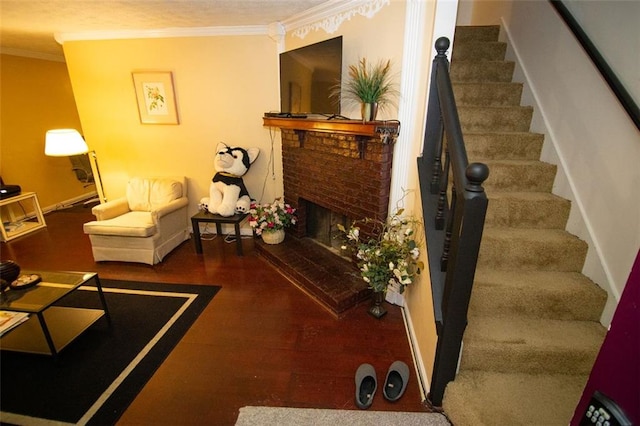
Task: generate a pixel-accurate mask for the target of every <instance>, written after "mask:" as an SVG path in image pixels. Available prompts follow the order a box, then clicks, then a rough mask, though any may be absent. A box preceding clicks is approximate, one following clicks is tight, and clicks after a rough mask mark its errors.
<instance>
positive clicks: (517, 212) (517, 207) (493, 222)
mask: <svg viewBox="0 0 640 426" xmlns="http://www.w3.org/2000/svg"><path fill="white" fill-rule="evenodd" d="M487 196H488V198H489V207H488V208H487V216H486V218H485V226H488V227H498V226H499V227H511V228H538V229H541V228H553V229H565V226H566V224H567V219H568V218H569V211H570V208H571V203H570V202H569V201H568V200H565V199H564V198H561V197H558V196H556V195H553V194H551V193H545V192H498V191H491V192H490V193H488V194H487Z"/></svg>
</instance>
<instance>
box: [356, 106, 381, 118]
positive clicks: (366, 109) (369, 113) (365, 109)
mask: <svg viewBox="0 0 640 426" xmlns="http://www.w3.org/2000/svg"><path fill="white" fill-rule="evenodd" d="M360 113H361V114H362V121H375V119H376V116H377V115H378V103H377V102H363V103H362V104H361V105H360Z"/></svg>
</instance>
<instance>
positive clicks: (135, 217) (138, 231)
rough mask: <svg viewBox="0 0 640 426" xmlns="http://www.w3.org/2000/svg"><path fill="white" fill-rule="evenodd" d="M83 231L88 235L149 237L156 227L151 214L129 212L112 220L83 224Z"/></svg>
mask: <svg viewBox="0 0 640 426" xmlns="http://www.w3.org/2000/svg"><path fill="white" fill-rule="evenodd" d="M84 230H85V232H86V233H88V234H98V235H119V236H123V237H149V236H151V235H153V234H155V233H156V225H155V224H154V221H153V218H152V215H151V212H129V213H125V214H123V215H120V216H118V217H114V218H113V219H108V220H98V221H93V222H89V223H85V224H84Z"/></svg>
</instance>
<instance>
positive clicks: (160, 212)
mask: <svg viewBox="0 0 640 426" xmlns="http://www.w3.org/2000/svg"><path fill="white" fill-rule="evenodd" d="M188 204H189V199H188V198H187V197H181V198H178V199H175V200H172V201H170V202H169V203H167V204H165V205H164V206H162V207H159V208H157V209H155V210H153V211H152V212H151V216H152V217H153V221H154V222H157V221H158V219H160V218H161V217H162V216H165V215H168V214H169V213H171V212H173V211H176V210H178V209H180V208H182V207H184V206H186V205H188Z"/></svg>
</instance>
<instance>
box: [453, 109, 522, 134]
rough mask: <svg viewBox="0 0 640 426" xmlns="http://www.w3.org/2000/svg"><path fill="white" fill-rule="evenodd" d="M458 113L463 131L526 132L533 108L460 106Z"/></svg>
mask: <svg viewBox="0 0 640 426" xmlns="http://www.w3.org/2000/svg"><path fill="white" fill-rule="evenodd" d="M458 113H459V115H460V125H461V127H462V131H463V132H528V131H529V127H530V125H531V117H532V115H533V109H532V108H531V107H512V108H482V107H465V106H462V107H459V108H458Z"/></svg>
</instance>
